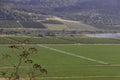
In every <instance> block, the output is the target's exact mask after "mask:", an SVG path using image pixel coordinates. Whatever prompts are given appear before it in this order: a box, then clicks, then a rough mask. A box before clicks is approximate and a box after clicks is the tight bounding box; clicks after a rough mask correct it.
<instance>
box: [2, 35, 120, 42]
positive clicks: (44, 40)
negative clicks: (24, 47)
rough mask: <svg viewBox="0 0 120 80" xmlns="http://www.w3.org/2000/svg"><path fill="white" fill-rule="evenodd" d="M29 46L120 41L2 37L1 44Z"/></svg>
mask: <svg viewBox="0 0 120 80" xmlns="http://www.w3.org/2000/svg"><path fill="white" fill-rule="evenodd" d="M26 40H27V41H28V40H29V42H28V44H120V39H112V38H88V37H29V36H25V37H20V36H3V37H0V44H21V43H24V41H26Z"/></svg>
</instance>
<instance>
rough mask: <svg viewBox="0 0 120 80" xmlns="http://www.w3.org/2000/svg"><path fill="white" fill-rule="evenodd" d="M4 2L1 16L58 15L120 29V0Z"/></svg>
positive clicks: (32, 17) (33, 17)
mask: <svg viewBox="0 0 120 80" xmlns="http://www.w3.org/2000/svg"><path fill="white" fill-rule="evenodd" d="M0 4H1V8H0V20H4V19H5V20H6V19H7V20H21V21H31V20H44V19H46V18H48V17H52V16H58V17H61V18H64V19H67V20H75V21H80V22H81V21H82V23H84V24H87V25H91V26H94V27H96V28H98V29H104V30H107V31H108V30H109V31H111V30H113V31H118V30H120V17H119V16H120V10H119V9H120V5H119V4H120V0H1V3H0ZM16 4H17V5H16ZM3 15H4V16H3Z"/></svg>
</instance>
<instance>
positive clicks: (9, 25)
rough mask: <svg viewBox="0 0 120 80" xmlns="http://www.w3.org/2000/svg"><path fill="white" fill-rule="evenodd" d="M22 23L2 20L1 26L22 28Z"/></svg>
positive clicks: (0, 21)
mask: <svg viewBox="0 0 120 80" xmlns="http://www.w3.org/2000/svg"><path fill="white" fill-rule="evenodd" d="M20 27H21V25H20V24H18V23H17V22H16V21H10V20H0V28H20Z"/></svg>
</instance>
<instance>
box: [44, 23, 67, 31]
mask: <svg viewBox="0 0 120 80" xmlns="http://www.w3.org/2000/svg"><path fill="white" fill-rule="evenodd" d="M44 25H45V26H46V27H47V29H49V30H69V28H68V27H67V26H66V25H63V24H44Z"/></svg>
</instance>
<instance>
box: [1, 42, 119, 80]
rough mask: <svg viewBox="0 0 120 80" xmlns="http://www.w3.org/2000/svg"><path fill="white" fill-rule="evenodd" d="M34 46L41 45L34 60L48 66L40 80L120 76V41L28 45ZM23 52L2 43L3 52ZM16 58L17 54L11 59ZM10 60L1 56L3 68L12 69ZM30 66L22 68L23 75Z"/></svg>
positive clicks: (114, 79) (110, 79)
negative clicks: (114, 42)
mask: <svg viewBox="0 0 120 80" xmlns="http://www.w3.org/2000/svg"><path fill="white" fill-rule="evenodd" d="M31 46H32V47H36V48H37V49H38V53H37V54H36V55H35V56H31V57H32V58H33V59H34V62H36V63H40V64H41V65H42V66H43V67H45V68H46V69H47V70H48V74H47V76H46V78H45V79H41V77H40V76H38V77H37V79H38V80H120V49H119V47H120V45H93V44H91V45H85V44H84V45H75V44H66V45H65V44H56V45H54V44H49V45H26V47H31ZM19 52H20V51H19V50H18V51H14V50H11V49H9V48H8V46H5V45H4V46H2V45H1V46H0V53H1V54H6V53H10V54H13V56H14V54H16V53H19ZM16 60H17V58H16V57H15V56H14V57H13V60H12V61H11V62H12V63H13V62H16ZM9 61H10V60H7V61H5V60H2V59H1V60H0V63H1V65H0V66H1V69H0V71H2V70H4V69H5V70H12V69H9V66H10V62H9ZM5 64H7V65H5ZM3 66H4V68H3ZM23 66H27V65H26V64H23ZM5 67H7V68H5ZM27 70H28V68H27V67H24V68H21V73H22V75H24V73H25V72H26V71H27Z"/></svg>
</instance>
